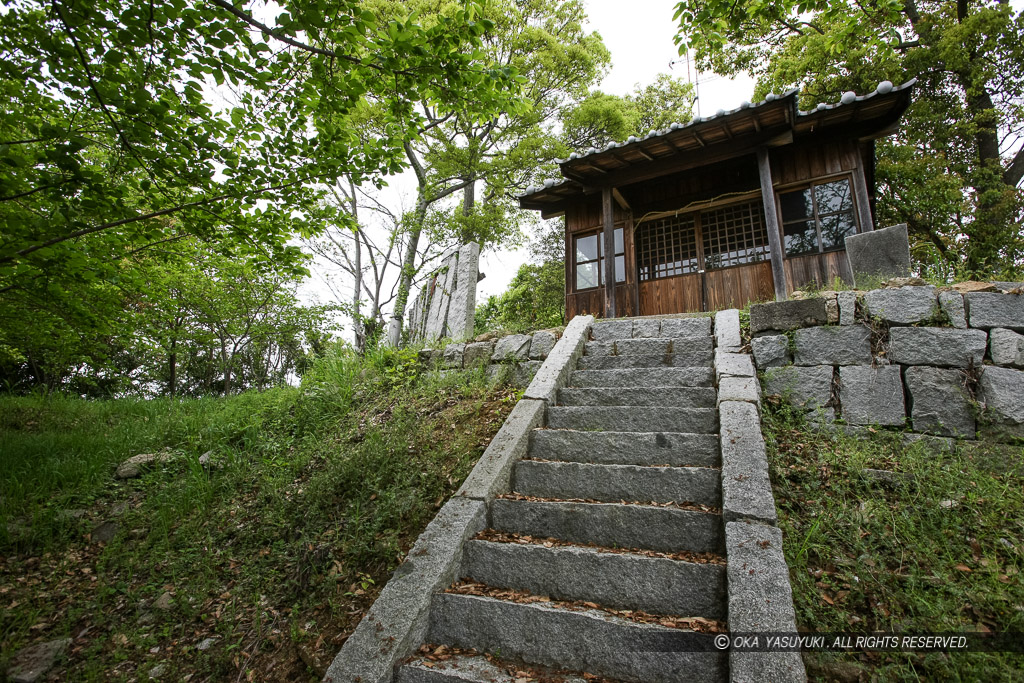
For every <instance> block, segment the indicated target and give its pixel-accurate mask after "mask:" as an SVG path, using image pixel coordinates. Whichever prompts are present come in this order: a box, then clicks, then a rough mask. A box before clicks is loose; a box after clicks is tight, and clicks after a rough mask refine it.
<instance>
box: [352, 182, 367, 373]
mask: <svg viewBox="0 0 1024 683" xmlns="http://www.w3.org/2000/svg"><path fill="white" fill-rule="evenodd" d="M348 190H349V197H350V200H351V203H352V209H351V211H352V220H353V221H355V224H356V233H355V235H354V238H355V239H354V240H353V241H354V242H355V243H356V262H355V271H356V272H355V273H354V274H355V279H356V281H355V284H354V285H353V287H352V329H353V332H354V336H355V345H356V351H358V352H359V353H363V352H365V351H366V328H365V327H364V325H363V321H362V319H361V318H360V316H359V302H360V298H361V297H362V292H363V250H362V247H361V245H360V243H359V237H360V235H359V231H360V229H361V228H360V227H359V202H358V201H356V185H355V183H354V182H352V178H351V177H349V179H348Z"/></svg>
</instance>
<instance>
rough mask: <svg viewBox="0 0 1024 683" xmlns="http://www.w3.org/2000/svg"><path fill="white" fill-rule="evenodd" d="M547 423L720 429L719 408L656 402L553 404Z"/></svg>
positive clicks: (699, 431)
mask: <svg viewBox="0 0 1024 683" xmlns="http://www.w3.org/2000/svg"><path fill="white" fill-rule="evenodd" d="M577 374H578V373H577ZM547 425H548V427H549V428H550V429H579V430H582V431H590V430H594V431H602V432H692V433H697V434H707V433H710V432H714V431H716V430H717V429H718V411H717V410H715V409H714V408H660V407H654V406H551V407H549V408H548V411H547Z"/></svg>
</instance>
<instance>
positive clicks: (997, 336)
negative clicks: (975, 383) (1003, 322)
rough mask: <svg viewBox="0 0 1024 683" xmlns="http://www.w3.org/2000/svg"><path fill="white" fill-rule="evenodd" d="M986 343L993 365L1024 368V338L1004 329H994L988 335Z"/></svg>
mask: <svg viewBox="0 0 1024 683" xmlns="http://www.w3.org/2000/svg"><path fill="white" fill-rule="evenodd" d="M988 341H989V355H990V356H991V358H992V362H993V363H995V364H996V365H1010V366H1012V367H1015V368H1020V367H1024V336H1022V335H1019V334H1017V333H1016V332H1014V331H1013V330H1008V329H1006V328H1004V327H994V328H992V331H990V332H989V333H988Z"/></svg>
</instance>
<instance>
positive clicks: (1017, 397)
mask: <svg viewBox="0 0 1024 683" xmlns="http://www.w3.org/2000/svg"><path fill="white" fill-rule="evenodd" d="M1021 387H1024V371H1021V370H1011V369H1009V368H1000V367H996V366H993V365H989V366H987V367H985V369H984V371H983V372H982V373H981V391H980V396H979V397H980V399H981V401H982V403H983V404H984V407H985V417H986V418H987V421H988V422H989V423H990V424H988V425H986V427H985V429H984V431H986V432H988V433H994V434H996V435H1008V436H1012V437H1016V438H1024V393H1022V392H1021Z"/></svg>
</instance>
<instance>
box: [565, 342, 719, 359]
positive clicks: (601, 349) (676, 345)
mask: <svg viewBox="0 0 1024 683" xmlns="http://www.w3.org/2000/svg"><path fill="white" fill-rule="evenodd" d="M713 346H714V344H713V342H712V340H711V337H698V338H692V339H670V338H647V339H616V340H613V341H603V342H594V341H592V342H587V344H586V346H585V347H584V348H583V354H584V356H585V357H586V356H630V355H636V356H658V355H665V354H675V353H678V354H685V355H691V356H695V357H706V358H707V359H708V360H710V359H711V356H712V353H713V351H712V349H713Z"/></svg>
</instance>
